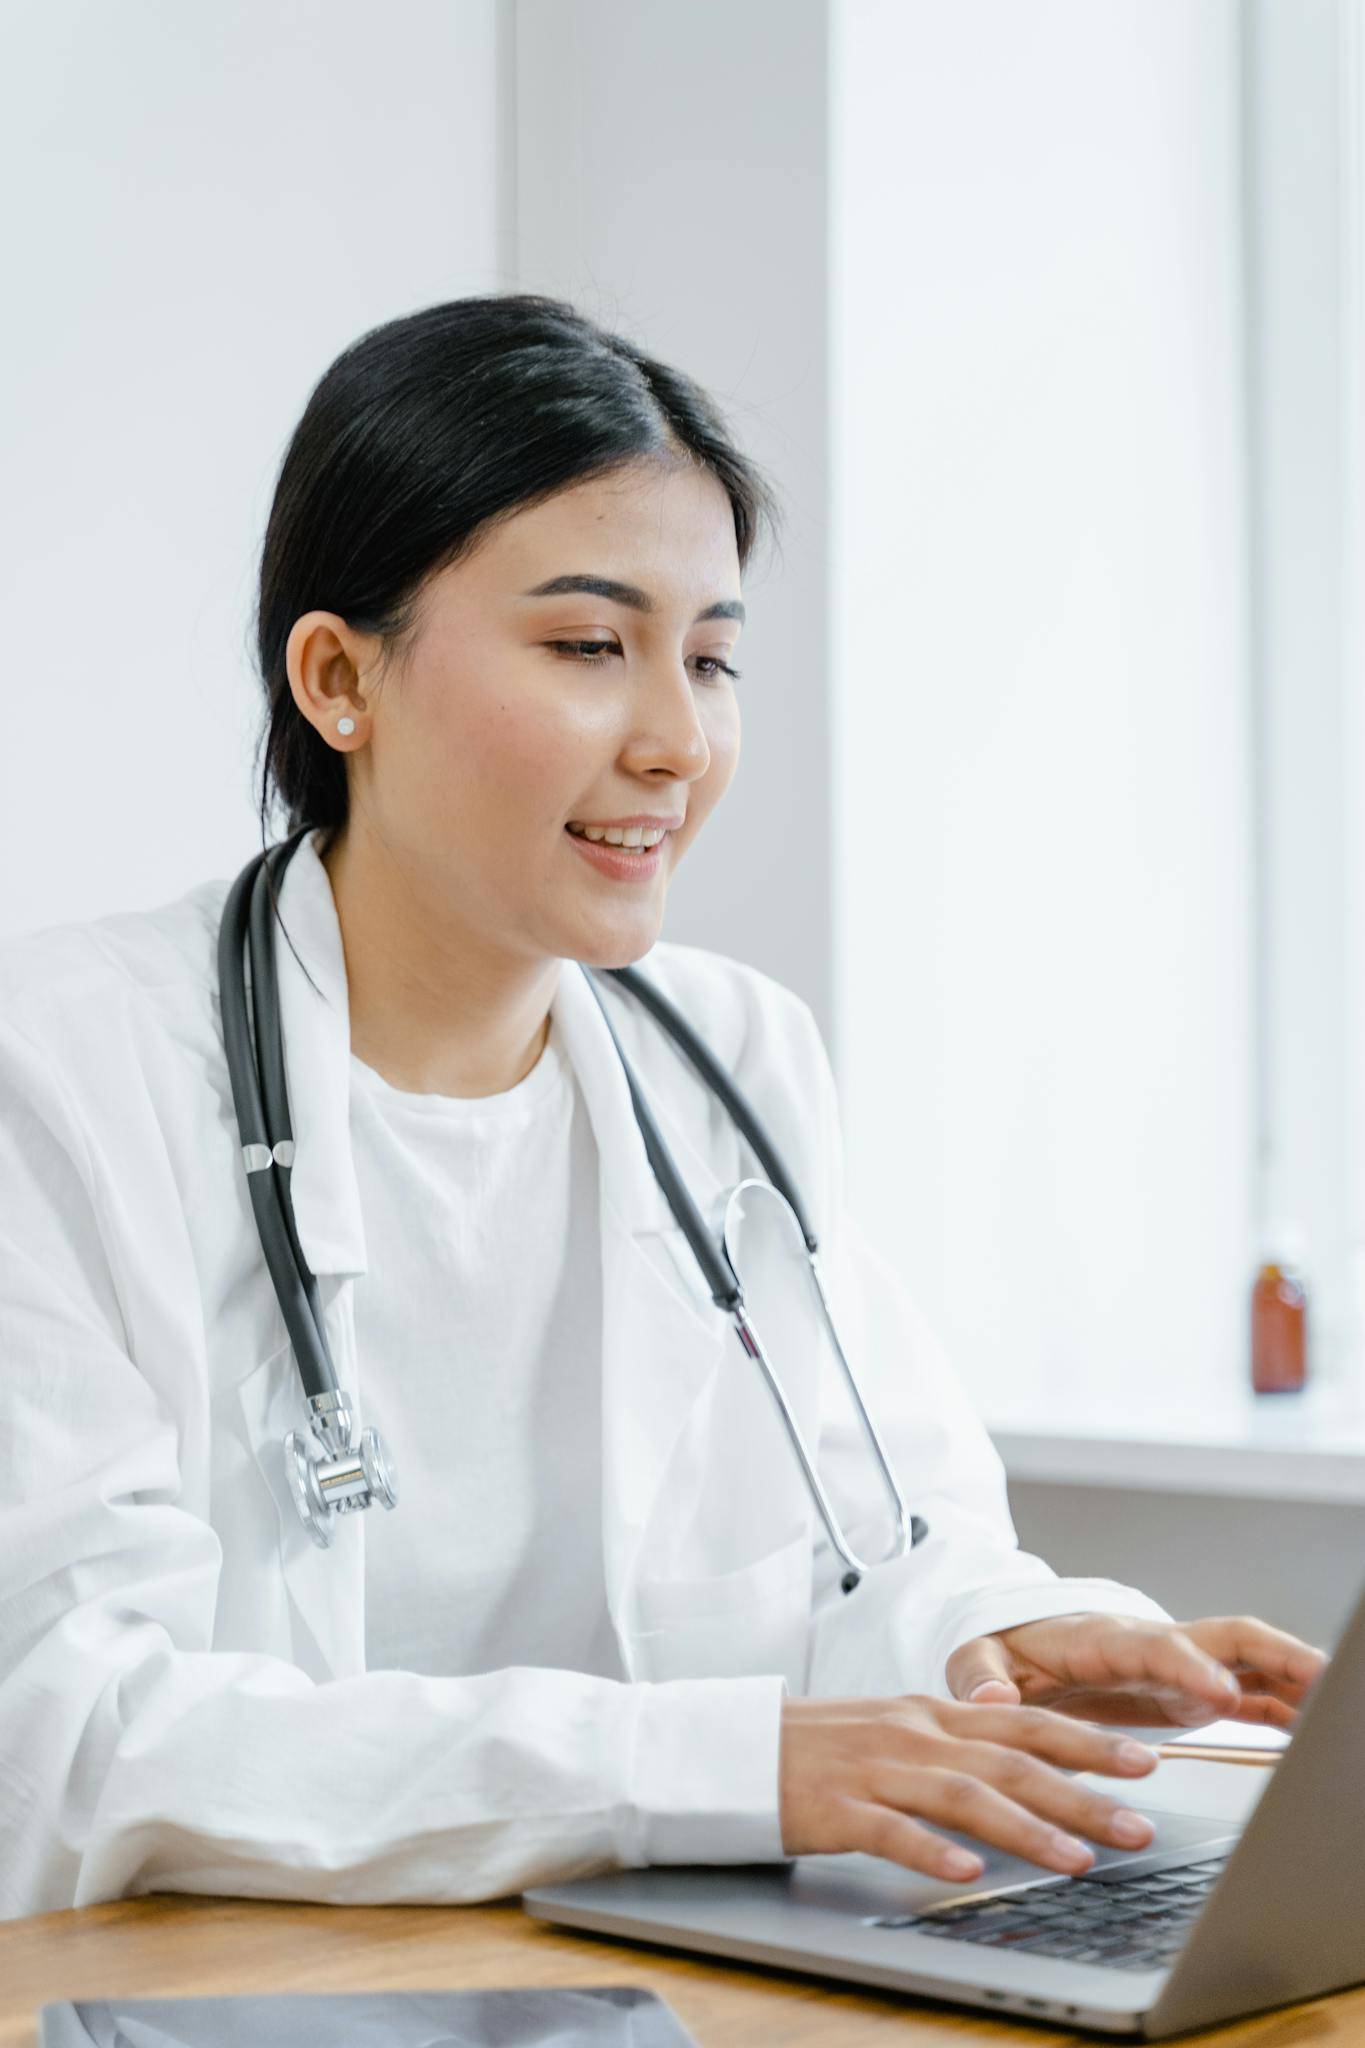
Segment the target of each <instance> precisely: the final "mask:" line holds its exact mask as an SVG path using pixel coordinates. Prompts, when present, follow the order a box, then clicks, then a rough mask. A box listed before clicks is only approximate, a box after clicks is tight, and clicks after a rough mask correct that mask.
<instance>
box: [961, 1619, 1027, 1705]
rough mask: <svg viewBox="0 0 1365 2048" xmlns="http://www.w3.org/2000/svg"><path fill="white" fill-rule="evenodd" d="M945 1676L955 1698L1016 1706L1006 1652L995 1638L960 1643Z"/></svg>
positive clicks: (1007, 1653)
mask: <svg viewBox="0 0 1365 2048" xmlns="http://www.w3.org/2000/svg"><path fill="white" fill-rule="evenodd" d="M947 1677H948V1683H949V1686H950V1687H951V1689H952V1692H953V1695H954V1697H955V1698H956V1699H960V1700H983V1701H984V1700H989V1701H990V1702H991V1703H992V1705H1001V1706H1017V1705H1018V1704H1019V1698H1020V1694H1019V1688H1018V1686H1017V1685H1016V1684H1015V1683H1014V1680H1013V1679H1012V1678H1011V1677H1010V1660H1009V1652H1008V1651H1007V1650H1006V1648H1005V1646H1004V1644H1003V1643H1002V1642H1000V1641H999V1639H998V1638H997V1637H995V1636H978V1637H977V1638H976V1640H975V1641H974V1642H970V1643H963V1644H961V1645H960V1646H959V1648H958V1649H956V1650H954V1652H953V1654H952V1656H951V1657H950V1658H949V1659H948V1668H947Z"/></svg>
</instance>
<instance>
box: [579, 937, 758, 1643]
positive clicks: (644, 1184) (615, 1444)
mask: <svg viewBox="0 0 1365 2048" xmlns="http://www.w3.org/2000/svg"><path fill="white" fill-rule="evenodd" d="M597 986H598V987H599V988H600V989H602V992H603V999H604V1000H605V1002H606V1003H607V1004H608V1005H609V1006H610V1011H611V1016H612V1022H613V1024H614V1025H615V1026H616V1028H617V1030H618V1032H619V1033H620V1035H621V1038H622V1042H623V1044H624V1045H625V1046H626V1048H627V1057H628V1058H631V1064H632V1066H633V1067H634V1069H635V1072H636V1076H637V1079H638V1080H639V1082H640V1085H641V1087H642V1088H643V1089H644V1091H645V1093H646V1096H647V1098H648V1101H649V1105H650V1108H651V1110H652V1111H653V1113H654V1116H655V1119H656V1121H657V1122H658V1124H659V1127H660V1129H661V1130H662V1132H663V1134H664V1137H665V1139H666V1141H667V1143H668V1146H669V1149H670V1150H671V1151H672V1153H673V1156H674V1158H675V1160H676V1161H677V1165H678V1169H679V1171H680V1172H681V1174H682V1175H683V1177H684V1179H685V1180H686V1182H687V1185H688V1187H689V1188H690V1190H691V1193H692V1197H693V1200H694V1201H695V1202H696V1204H697V1207H698V1208H699V1210H700V1211H701V1213H702V1216H703V1217H704V1218H705V1219H706V1220H707V1221H708V1222H712V1221H713V1220H714V1219H715V1218H716V1216H717V1213H718V1204H719V1200H720V1198H721V1196H722V1193H723V1190H724V1187H725V1183H724V1182H723V1181H721V1180H720V1179H719V1178H718V1177H717V1175H716V1173H715V1171H714V1170H713V1168H712V1167H711V1166H710V1165H709V1164H708V1162H707V1161H706V1160H705V1159H704V1158H703V1157H702V1156H701V1154H700V1153H698V1152H697V1151H696V1150H695V1148H694V1147H693V1146H692V1145H690V1144H689V1143H688V1141H687V1139H686V1138H685V1136H684V1135H683V1133H682V1131H681V1130H680V1129H679V1128H678V1127H677V1125H676V1123H675V1122H674V1121H673V1120H672V1119H671V1117H670V1115H669V1112H668V1105H667V1101H666V1099H665V1097H664V1094H663V1090H662V1089H661V1087H660V1086H658V1085H651V1081H650V1076H649V1070H648V1065H647V1063H646V1062H645V1061H644V1060H642V1059H641V1058H639V1057H632V1055H631V1050H630V1047H631V1043H632V1042H633V1041H634V1040H635V1038H636V1033H635V1031H634V1028H633V1027H632V1025H631V1023H630V1019H629V1016H628V1006H631V1005H633V1004H634V1001H635V999H634V998H633V997H631V996H628V995H626V994H624V993H622V992H620V991H619V989H618V986H617V985H616V984H614V983H611V982H609V981H605V980H604V978H603V977H601V976H599V977H598V979H597ZM552 1014H553V1016H554V1019H555V1022H556V1025H557V1027H558V1029H559V1033H560V1037H561V1041H562V1043H563V1045H564V1048H565V1050H566V1052H567V1054H568V1056H569V1059H570V1061H571V1063H572V1065H573V1068H574V1072H575V1074H576V1076H577V1079H578V1084H579V1087H580V1088H581V1090H582V1093H583V1098H584V1101H585V1103H586V1105H587V1109H588V1114H589V1117H590V1119H591V1121H592V1127H593V1134H594V1137H595V1139H596V1145H597V1158H598V1173H599V1200H598V1213H599V1218H600V1242H601V1262H602V1491H603V1500H602V1549H603V1559H604V1565H605V1573H606V1591H607V1603H608V1607H609V1609H610V1612H611V1616H612V1621H613V1623H614V1625H615V1627H616V1630H617V1635H618V1639H619V1638H620V1637H621V1636H622V1633H623V1630H625V1631H628V1630H629V1626H630V1603H631V1597H632V1593H633V1589H634V1584H635V1578H636V1572H637V1567H638V1563H639V1558H640V1553H641V1550H642V1547H643V1546H644V1544H645V1542H646V1540H647V1538H648V1537H649V1535H650V1533H651V1529H652V1526H653V1525H654V1523H655V1521H656V1517H657V1516H658V1515H659V1514H660V1512H661V1511H662V1510H663V1508H664V1507H665V1506H666V1505H667V1504H668V1503H669V1500H670V1495H669V1492H668V1489H667V1487H666V1485H665V1477H666V1474H667V1470H668V1465H669V1461H670V1457H671V1454H672V1453H673V1451H674V1449H675V1447H676V1446H677V1444H678V1441H679V1438H680V1436H681V1434H682V1432H683V1429H684V1427H685V1425H686V1423H687V1420H688V1417H689V1416H690V1415H691V1413H692V1411H693V1409H694V1407H695V1405H696V1403H697V1401H698V1400H699V1399H700V1398H701V1396H702V1394H703V1393H704V1391H705V1390H706V1388H707V1387H708V1386H709V1384H710V1382H711V1379H712V1377H713V1375H714V1374H715V1372H716V1370H717V1367H718V1366H719V1365H720V1363H721V1360H722V1357H723V1356H724V1355H725V1349H726V1345H727V1342H728V1343H729V1344H731V1345H734V1346H735V1347H736V1354H737V1355H738V1340H737V1339H736V1338H735V1337H734V1336H733V1334H732V1333H731V1329H730V1324H729V1322H728V1320H727V1318H726V1317H725V1315H724V1314H723V1312H722V1311H721V1310H720V1309H719V1308H717V1307H716V1306H715V1305H714V1303H713V1302H712V1301H711V1299H710V1296H709V1294H708V1292H707V1290H706V1287H705V1283H704V1282H703V1280H702V1276H701V1273H700V1270H699V1268H698V1267H697V1265H696V1262H695V1260H694V1259H693V1257H692V1252H691V1249H690V1247H689V1245H688V1243H687V1240H686V1238H685V1237H684V1236H683V1235H682V1232H681V1230H680V1229H679V1228H678V1226H677V1225H676V1223H675V1221H674V1217H673V1213H672V1211H671V1210H670V1208H669V1206H668V1203H667V1200H666V1199H665V1197H664V1194H663V1191H662V1189H661V1188H660V1186H659V1183H658V1181H657V1180H656V1179H655V1177H654V1173H653V1170H652V1168H651V1167H650V1164H649V1160H648V1156H647V1154H646V1152H645V1147H644V1140H643V1138H642V1137H641V1135H640V1130H639V1126H638V1125H637V1124H636V1121H635V1114H634V1111H633V1109H632V1107H631V1100H630V1090H629V1087H628V1085H627V1082H626V1077H625V1072H624V1070H623V1068H622V1065H621V1061H620V1058H619V1056H618V1054H617V1051H616V1047H615V1046H614V1044H613V1043H612V1038H611V1034H610V1032H609V1031H608V1029H607V1026H606V1023H605V1021H604V1019H603V1017H602V1013H601V1011H600V1009H599V1008H598V1004H597V999H596V997H595V996H594V994H593V990H592V987H591V986H590V985H589V983H588V980H587V975H586V970H585V969H584V968H583V967H582V966H581V965H579V964H578V963H577V962H575V961H569V960H566V961H565V962H564V964H563V967H562V970H561V973H560V980H559V988H558V992H557V994H556V996H555V1000H554V1004H553V1006H552ZM658 1029H659V1027H658V1026H657V1025H655V1024H654V1023H653V1022H652V1021H649V1022H647V1023H646V1024H645V1025H644V1030H645V1031H646V1032H658ZM661 1049H662V1050H664V1051H665V1053H666V1052H667V1047H666V1045H663V1044H662V1041H661ZM697 1085H698V1086H700V1085H701V1084H700V1083H698V1084H697ZM672 1505H673V1506H674V1507H679V1506H681V1505H683V1504H682V1503H680V1502H678V1501H676V1500H675V1501H673V1503H672ZM622 1647H623V1651H624V1648H625V1645H624V1643H623V1645H622Z"/></svg>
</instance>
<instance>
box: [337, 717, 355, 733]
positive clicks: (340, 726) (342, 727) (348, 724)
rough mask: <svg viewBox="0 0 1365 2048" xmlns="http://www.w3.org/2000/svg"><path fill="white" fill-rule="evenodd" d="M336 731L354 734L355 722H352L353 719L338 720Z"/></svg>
mask: <svg viewBox="0 0 1365 2048" xmlns="http://www.w3.org/2000/svg"><path fill="white" fill-rule="evenodd" d="M337 731H338V732H348V733H349V732H354V731H355V720H354V719H353V718H339V719H338V720H337Z"/></svg>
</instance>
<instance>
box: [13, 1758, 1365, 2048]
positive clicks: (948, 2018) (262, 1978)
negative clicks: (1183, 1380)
mask: <svg viewBox="0 0 1365 2048" xmlns="http://www.w3.org/2000/svg"><path fill="white" fill-rule="evenodd" d="M1094 1782H1095V1783H1097V1784H1098V1783H1104V1784H1106V1785H1108V1784H1110V1783H1112V1781H1109V1780H1099V1779H1097V1780H1095V1781H1094ZM1264 1783H1265V1780H1264V1778H1263V1776H1262V1774H1261V1773H1259V1772H1255V1771H1251V1770H1248V1769H1246V1768H1237V1767H1234V1766H1230V1765H1221V1764H1198V1763H1179V1764H1162V1765H1161V1766H1160V1767H1159V1768H1158V1769H1157V1770H1156V1771H1155V1772H1154V1773H1153V1774H1152V1776H1151V1777H1150V1778H1148V1779H1147V1780H1146V1781H1145V1783H1144V1786H1143V1802H1142V1803H1143V1804H1144V1805H1151V1806H1163V1805H1164V1806H1174V1807H1181V1806H1184V1807H1187V1808H1188V1809H1189V1810H1191V1811H1194V1812H1197V1813H1208V1814H1213V1815H1216V1816H1220V1817H1229V1818H1230V1817H1232V1816H1234V1815H1237V1816H1241V1815H1242V1814H1244V1813H1246V1812H1247V1811H1249V1809H1250V1807H1251V1806H1252V1805H1253V1804H1254V1803H1255V1799H1256V1798H1257V1797H1258V1796H1259V1793H1260V1792H1261V1791H1262V1790H1263V1789H1264ZM499 1984H544V1985H589V1984H637V1985H642V1986H644V1987H645V1988H646V1989H647V1990H651V1991H656V1992H657V1993H658V1994H659V1996H660V1997H661V1998H665V1999H667V2001H668V2003H669V2004H670V2005H671V2006H672V2008H673V2010H674V2011H675V2012H676V2013H677V2015H678V2017H679V2019H680V2020H681V2021H682V2022H683V2024H684V2026H686V2027H688V2028H690V2030H691V2032H692V2033H693V2034H694V2035H695V2036H696V2039H697V2041H698V2043H699V2044H700V2048H760V2044H763V2048H815V2044H817V2043H818V2044H819V2048H871V2044H872V2043H877V2044H878V2048H891V2044H892V2043H893V2042H894V2043H895V2044H896V2048H931V2044H934V2043H938V2044H941V2048H968V2044H976V2043H997V2042H998V2043H1003V2042H1013V2043H1015V2044H1016V2048H1024V2044H1031V2048H1057V2044H1058V2043H1060V2042H1085V2043H1088V2044H1090V2048H1095V2043H1097V2042H1099V2041H1101V2040H1102V2039H1104V2038H1105V2037H1104V2036H1102V2035H1096V2034H1077V2033H1074V2032H1072V2031H1070V2030H1062V2031H1059V2030H1057V2029H1056V2028H1054V2027H1048V2026H1037V2025H1034V2024H1031V2023H1029V2024H1025V2023H1024V2022H1022V2021H1018V2022H1016V2021H1011V2020H1001V2019H997V2018H995V2016H994V2015H993V2014H988V2013H981V2014H977V2013H974V2012H972V2011H971V2010H970V2009H969V2008H968V2007H965V2006H949V2005H937V2004H933V2003H930V2002H929V2001H928V2000H925V1999H916V1998H903V1997H899V1996H895V1995H893V1994H891V1993H884V1992H878V1991H861V1990H852V1989H847V1988H845V1987H844V1986H842V1985H839V1984H837V1983H832V1982H828V1981H823V1980H821V1979H819V1978H816V1977H801V1976H798V1975H796V1973H795V1972H792V1973H790V1974H789V1973H787V1972H785V1971H780V1970H763V1969H759V1968H757V1967H756V1966H754V1965H750V1964H740V1963H727V1962H721V1961H719V1960H714V1961H713V1960H710V1959H706V1958H702V1957H695V1956H688V1955H683V1954H678V1953H670V1952H669V1951H667V1950H666V1949H650V1948H645V1947H642V1946H638V1945H637V1946H632V1945H631V1944H629V1943H625V1942H616V1941H609V1940H606V1939H605V1938H602V1937H600V1936H590V1935H583V1934H574V1933H570V1932H568V1931H567V1930H560V1929H558V1928H552V1927H549V1926H546V1925H545V1924H543V1923H542V1922H539V1921H535V1920H531V1919H530V1918H528V1916H527V1915H526V1914H524V1913H523V1912H522V1910H521V1908H520V1906H519V1905H517V1904H515V1903H507V1904H499V1905H492V1906H314V1905H309V1906H297V1905H284V1904H276V1903H271V1902H265V1901H258V1900H246V1899H191V1898H185V1897H170V1896H165V1897H159V1898H148V1899H131V1900H127V1901H124V1902H123V1903H121V1904H116V1905H109V1906H88V1907H86V1908H85V1909H84V1910H83V1911H82V1912H78V1913H46V1914H43V1915H42V1916H41V1917H40V1918H37V1919H32V1920H3V1921H0V2048H33V2044H34V2043H35V2042H36V2041H37V2037H38V2036H37V2024H36V2015H37V2011H38V2008H39V2006H41V2005H45V2004H47V2003H49V2002H50V2001H52V2000H55V1999H59V1998H99V1997H111V1996H113V1997H116V1996H118V1995H120V1994H122V1995H125V1996H131V1995H141V1996H143V1997H148V1998H151V1997H158V1996H171V1995H176V1994H178V1995H180V1996H186V1995H189V1994H192V1993H202V1994H206V1995H207V1994H209V1993H215V1992H217V1993H223V1992H240V1991H380V1990H395V1991H396V1990H404V1991H416V1990H440V1989H464V1988H469V1989H473V1988H476V1987H478V1986H480V1985H484V1986H492V1985H499ZM1115 2038H1117V2037H1115ZM1181 2038H1182V2039H1183V2040H1184V2041H1186V2042H1189V2043H1190V2044H1191V2048H1193V2044H1195V2043H1196V2042H1197V2043H1200V2044H1205V2043H1206V2044H1209V2048H1213V2044H1215V2043H1216V2044H1218V2048H1232V2044H1234V2043H1235V2044H1237V2048H1365V1986H1363V1987H1361V1988H1360V1989H1358V1990H1353V1991H1343V1992H1338V1993H1337V1994H1336V1995H1335V1996H1334V1997H1331V1998H1324V1999H1315V2000H1311V2001H1309V2002H1308V2003H1306V2004H1303V2005H1295V2006H1286V2007H1284V2008H1283V2009H1282V2010H1281V2011H1279V2012H1271V2013H1261V2014H1259V2015H1255V2016H1253V2017H1252V2018H1250V2019H1245V2020H1236V2021H1233V2022H1232V2023H1231V2024H1230V2025H1227V2026H1222V2027H1215V2028H1209V2029H1206V2030H1205V2031H1203V2032H1202V2033H1198V2034H1186V2035H1184V2036H1182V2037H1181Z"/></svg>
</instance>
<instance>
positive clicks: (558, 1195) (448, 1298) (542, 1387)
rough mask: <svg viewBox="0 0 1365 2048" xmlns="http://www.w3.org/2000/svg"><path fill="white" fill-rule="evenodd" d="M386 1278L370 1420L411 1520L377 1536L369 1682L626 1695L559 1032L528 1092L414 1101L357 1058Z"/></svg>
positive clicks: (356, 1090) (582, 1143)
mask: <svg viewBox="0 0 1365 2048" xmlns="http://www.w3.org/2000/svg"><path fill="white" fill-rule="evenodd" d="M351 1137H352V1144H353V1148H354V1155H355V1165H356V1175H357V1180H358V1184H359V1190H360V1200H361V1209H362V1213H363V1216H364V1223H365V1245H366V1254H367V1261H368V1270H367V1271H366V1272H365V1273H364V1274H362V1275H361V1276H360V1277H359V1278H358V1279H357V1280H356V1283H355V1321H356V1348H357V1353H358V1358H359V1380H360V1407H361V1419H362V1421H363V1422H365V1423H366V1424H372V1425H373V1426H374V1427H376V1428H377V1429H379V1430H381V1431H382V1432H383V1436H384V1439H385V1444H386V1446H387V1448H388V1450H389V1452H390V1454H391V1456H392V1458H393V1460H394V1464H395V1467H396V1474H397V1482H398V1505H397V1506H396V1507H395V1508H394V1509H393V1510H392V1512H389V1511H386V1510H385V1509H383V1508H381V1507H374V1508H371V1509H370V1510H369V1512H368V1514H367V1516H366V1527H365V1614H366V1623H365V1647H366V1660H367V1663H368V1665H369V1667H370V1669H371V1670H378V1669H402V1670H407V1671H420V1672H424V1673H427V1674H429V1675H432V1676H448V1675H449V1676H460V1675H470V1674H474V1673H477V1672H482V1671H496V1670H502V1669H505V1668H507V1667H508V1666H511V1665H519V1664H531V1665H541V1666H546V1667H549V1668H552V1669H557V1670H577V1671H586V1672H590V1673H593V1674H594V1675H596V1676H599V1677H606V1678H624V1677H625V1675H626V1674H625V1671H624V1669H623V1667H622V1665H621V1661H620V1653H619V1650H618V1648H617V1645H616V1640H615V1637H614V1635H613V1633H612V1630H611V1624H610V1620H609V1617H608V1613H607V1604H606V1589H605V1582H604V1578H603V1567H602V1528H601V1328H602V1316H601V1269H600V1251H599V1230H598V1217H597V1149H596V1141H595V1139H594V1137H593V1131H592V1125H591V1123H590V1121H589V1118H588V1112H587V1105H586V1104H585V1102H584V1100H583V1096H582V1092H581V1090H580V1089H579V1087H578V1083H577V1080H576V1078H575V1076H574V1073H573V1069H572V1066H571V1065H570V1063H569V1060H568V1057H567V1055H566V1053H565V1051H564V1049H563V1047H562V1045H561V1043H560V1041H559V1036H558V1032H557V1030H556V1027H555V1023H554V1019H553V1017H552V1018H551V1020H550V1031H549V1036H548V1039H547V1042H546V1046H545V1050H544V1051H543V1053H542V1054H541V1056H540V1058H539V1059H538V1060H537V1062H536V1064H535V1066H534V1067H533V1068H532V1069H531V1071H530V1073H529V1074H527V1075H526V1076H525V1077H524V1078H523V1079H522V1080H521V1081H519V1082H518V1083H517V1085H516V1086H515V1087H514V1088H509V1089H508V1090H506V1092H505V1093H503V1094H501V1095H486V1096H480V1097H474V1098H462V1097H456V1096H448V1095H412V1094H407V1093H405V1092H404V1091H403V1090H401V1089H398V1088H394V1087H392V1086H391V1085H390V1084H389V1083H388V1082H387V1081H386V1080H385V1079H384V1077H383V1076H382V1075H381V1074H379V1073H377V1072H376V1071H375V1069H374V1068H372V1067H368V1066H366V1065H365V1064H364V1062H363V1061H362V1060H360V1059H358V1058H357V1057H356V1055H355V1054H354V1053H353V1054H352V1055H351Z"/></svg>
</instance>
